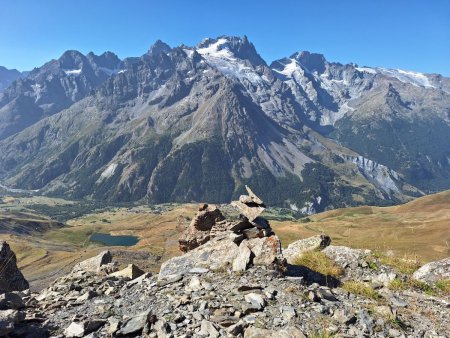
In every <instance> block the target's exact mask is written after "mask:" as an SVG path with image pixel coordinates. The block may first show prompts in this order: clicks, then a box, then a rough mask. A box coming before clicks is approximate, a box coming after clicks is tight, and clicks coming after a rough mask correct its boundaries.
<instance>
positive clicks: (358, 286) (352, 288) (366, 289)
mask: <svg viewBox="0 0 450 338" xmlns="http://www.w3.org/2000/svg"><path fill="white" fill-rule="evenodd" d="M341 287H342V288H343V289H344V290H346V291H348V292H350V293H353V294H355V295H360V296H363V297H365V298H369V299H374V300H377V299H380V298H381V295H380V294H379V293H378V292H376V291H375V290H374V289H373V288H372V287H371V286H369V285H367V284H365V283H363V282H358V281H347V282H344V283H343V284H342V286H341Z"/></svg>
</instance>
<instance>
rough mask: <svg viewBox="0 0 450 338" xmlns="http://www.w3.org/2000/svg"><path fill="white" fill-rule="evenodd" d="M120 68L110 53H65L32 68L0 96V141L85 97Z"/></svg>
mask: <svg viewBox="0 0 450 338" xmlns="http://www.w3.org/2000/svg"><path fill="white" fill-rule="evenodd" d="M119 66H120V60H119V59H118V58H117V56H116V55H115V54H113V53H110V52H107V53H104V54H102V55H100V56H97V55H94V54H93V53H89V54H88V55H86V56H85V55H83V54H81V53H79V52H77V51H67V52H65V53H64V54H63V55H62V56H61V57H60V58H59V59H58V60H52V61H50V62H48V63H46V64H45V65H43V66H42V67H40V68H35V69H34V70H33V71H31V72H30V73H29V74H28V75H27V77H26V78H24V79H18V80H17V81H15V82H13V83H12V84H11V85H10V86H9V87H8V88H6V89H5V90H4V92H3V93H2V94H0V139H4V138H6V137H8V136H10V135H13V134H15V133H17V132H20V131H22V130H23V129H25V128H26V127H28V126H31V125H33V124H34V123H36V122H37V121H39V120H41V119H42V118H44V117H46V116H50V115H53V114H55V113H57V112H59V111H61V110H62V109H64V108H67V107H69V106H70V105H71V104H73V103H74V102H76V101H78V100H80V99H82V98H84V97H86V96H87V95H89V94H90V93H91V91H92V90H93V89H94V88H96V87H98V86H99V85H100V84H101V83H102V82H103V81H104V80H105V79H106V78H108V77H109V76H110V75H111V74H112V73H114V72H116V71H118V67H119Z"/></svg>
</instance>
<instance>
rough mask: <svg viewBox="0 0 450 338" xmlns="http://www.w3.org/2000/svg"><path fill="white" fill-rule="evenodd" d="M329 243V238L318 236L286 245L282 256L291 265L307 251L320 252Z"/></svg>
mask: <svg viewBox="0 0 450 338" xmlns="http://www.w3.org/2000/svg"><path fill="white" fill-rule="evenodd" d="M330 243H331V238H330V236H327V235H318V236H314V237H309V238H305V239H300V240H298V241H295V242H293V243H291V244H289V245H288V247H287V248H286V249H284V250H283V255H284V257H285V258H286V259H287V261H288V263H290V264H292V263H293V261H294V260H295V259H296V258H297V257H298V256H300V255H301V254H302V253H304V252H307V251H315V250H322V249H324V248H326V247H327V246H328V245H330Z"/></svg>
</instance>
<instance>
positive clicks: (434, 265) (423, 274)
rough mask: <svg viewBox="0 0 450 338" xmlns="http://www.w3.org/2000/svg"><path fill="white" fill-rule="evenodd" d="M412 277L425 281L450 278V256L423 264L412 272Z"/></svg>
mask: <svg viewBox="0 0 450 338" xmlns="http://www.w3.org/2000/svg"><path fill="white" fill-rule="evenodd" d="M413 278H414V279H417V280H420V281H423V282H427V283H434V282H436V281H438V280H443V279H450V257H447V258H444V259H441V260H440V261H436V262H431V263H428V264H425V265H424V266H422V267H421V268H420V269H419V270H417V271H416V272H414V274H413Z"/></svg>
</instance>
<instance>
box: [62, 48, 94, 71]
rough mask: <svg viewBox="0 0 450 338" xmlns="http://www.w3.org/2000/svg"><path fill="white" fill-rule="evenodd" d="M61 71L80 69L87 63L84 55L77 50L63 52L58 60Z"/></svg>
mask: <svg viewBox="0 0 450 338" xmlns="http://www.w3.org/2000/svg"><path fill="white" fill-rule="evenodd" d="M58 62H59V65H60V66H61V68H62V69H69V70H73V69H81V68H82V67H83V65H84V64H86V63H87V62H88V60H87V58H86V56H85V55H83V54H82V53H81V52H79V51H77V50H68V51H65V52H64V53H63V54H62V55H61V57H60V58H59V59H58Z"/></svg>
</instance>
